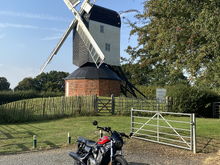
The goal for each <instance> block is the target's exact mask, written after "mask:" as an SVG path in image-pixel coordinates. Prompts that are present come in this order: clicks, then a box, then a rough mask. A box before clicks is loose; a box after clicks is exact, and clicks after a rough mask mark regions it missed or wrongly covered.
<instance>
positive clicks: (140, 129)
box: [131, 109, 196, 153]
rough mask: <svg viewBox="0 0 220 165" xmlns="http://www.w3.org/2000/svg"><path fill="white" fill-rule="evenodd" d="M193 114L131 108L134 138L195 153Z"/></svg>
mask: <svg viewBox="0 0 220 165" xmlns="http://www.w3.org/2000/svg"><path fill="white" fill-rule="evenodd" d="M195 124H196V122H195V115H194V114H188V113H173V112H159V111H147V110H137V109H132V110H131V131H132V133H133V136H132V137H134V138H137V139H142V140H147V141H150V142H156V143H160V144H165V145H169V146H173V147H178V148H182V149H187V150H192V151H193V152H194V153H196V132H195V130H196V129H195Z"/></svg>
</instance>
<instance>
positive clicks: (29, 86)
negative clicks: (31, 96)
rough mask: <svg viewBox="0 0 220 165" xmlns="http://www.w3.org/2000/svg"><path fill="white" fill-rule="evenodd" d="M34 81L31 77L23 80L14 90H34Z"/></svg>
mask: <svg viewBox="0 0 220 165" xmlns="http://www.w3.org/2000/svg"><path fill="white" fill-rule="evenodd" d="M35 84H36V83H35V80H34V79H33V78H31V77H28V78H24V79H23V80H22V81H21V82H19V83H18V85H17V86H16V87H15V89H14V90H26V91H27V90H36V86H35Z"/></svg>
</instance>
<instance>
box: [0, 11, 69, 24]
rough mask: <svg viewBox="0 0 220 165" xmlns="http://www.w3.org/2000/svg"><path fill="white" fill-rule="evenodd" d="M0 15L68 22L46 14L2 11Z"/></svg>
mask: <svg viewBox="0 0 220 165" xmlns="http://www.w3.org/2000/svg"><path fill="white" fill-rule="evenodd" d="M0 15H3V16H11V17H24V18H30V19H39V20H50V21H62V22H68V20H67V19H63V18H62V17H56V16H50V15H46V14H32V13H21V12H14V11H0Z"/></svg>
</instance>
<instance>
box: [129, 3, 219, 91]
mask: <svg viewBox="0 0 220 165" xmlns="http://www.w3.org/2000/svg"><path fill="white" fill-rule="evenodd" d="M219 15H220V1H219V0H146V1H145V3H144V12H143V13H140V14H137V15H136V19H137V20H138V21H139V22H141V24H135V23H130V25H131V26H132V31H131V35H133V34H137V36H138V45H137V46H136V47H128V49H127V52H128V53H129V54H130V55H131V58H132V59H133V60H134V59H135V60H136V61H137V63H139V64H141V65H142V66H147V67H150V68H151V70H152V73H153V72H154V71H156V70H158V71H162V70H164V71H166V75H167V76H168V77H170V76H171V77H172V78H175V76H176V75H180V74H181V76H182V75H183V73H185V74H186V75H188V78H189V80H190V81H191V82H192V83H196V82H197V83H198V82H199V81H201V79H202V80H203V84H206V85H210V87H219V86H220V83H219V82H220V76H219V70H218V69H219V67H220V58H219V55H220V28H219V27H220V17H219ZM161 68H162V69H161ZM176 73H178V74H176ZM210 75H212V77H215V79H216V80H215V81H217V82H218V83H214V84H213V83H211V84H210V83H209V82H210Z"/></svg>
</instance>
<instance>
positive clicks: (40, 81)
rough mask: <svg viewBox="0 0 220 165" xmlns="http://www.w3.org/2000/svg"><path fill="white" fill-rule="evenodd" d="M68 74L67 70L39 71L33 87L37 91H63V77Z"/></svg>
mask: <svg viewBox="0 0 220 165" xmlns="http://www.w3.org/2000/svg"><path fill="white" fill-rule="evenodd" d="M68 75H69V73H67V72H58V71H51V72H49V73H41V74H40V75H38V76H37V77H36V78H35V79H34V80H35V88H36V90H39V91H46V92H64V90H65V83H64V78H66V77H67V76H68Z"/></svg>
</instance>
